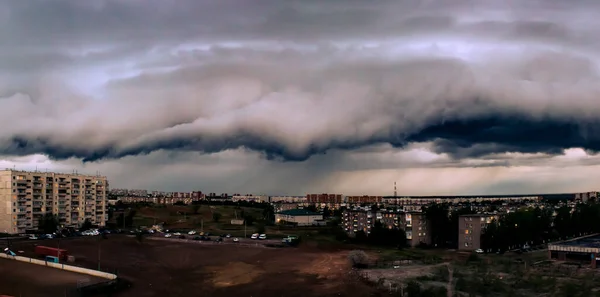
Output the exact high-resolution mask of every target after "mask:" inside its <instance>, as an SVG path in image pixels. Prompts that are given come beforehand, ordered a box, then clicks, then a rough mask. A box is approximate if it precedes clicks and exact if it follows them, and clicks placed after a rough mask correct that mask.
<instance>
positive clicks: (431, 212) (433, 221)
mask: <svg viewBox="0 0 600 297" xmlns="http://www.w3.org/2000/svg"><path fill="white" fill-rule="evenodd" d="M449 214H450V212H449V210H448V205H447V204H437V203H434V204H432V205H430V206H429V207H427V208H425V218H427V220H428V221H429V222H430V226H431V231H430V233H431V243H432V245H433V246H438V247H446V246H447V242H448V241H449V240H450V238H448V233H449V232H450V229H452V227H454V228H455V229H456V228H458V225H456V226H452V225H451V224H450V216H449Z"/></svg>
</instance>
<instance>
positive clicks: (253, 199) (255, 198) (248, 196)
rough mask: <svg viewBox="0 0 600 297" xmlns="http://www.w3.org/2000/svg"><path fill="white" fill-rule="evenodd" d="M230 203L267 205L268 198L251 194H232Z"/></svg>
mask: <svg viewBox="0 0 600 297" xmlns="http://www.w3.org/2000/svg"><path fill="white" fill-rule="evenodd" d="M231 201H232V202H238V201H246V202H257V203H268V202H269V196H267V195H252V194H246V195H240V194H234V195H233V196H231Z"/></svg>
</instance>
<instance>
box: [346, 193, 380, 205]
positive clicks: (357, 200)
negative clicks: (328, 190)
mask: <svg viewBox="0 0 600 297" xmlns="http://www.w3.org/2000/svg"><path fill="white" fill-rule="evenodd" d="M345 200H346V203H348V204H362V203H365V204H374V203H381V202H382V201H383V196H369V195H363V196H346V199H345Z"/></svg>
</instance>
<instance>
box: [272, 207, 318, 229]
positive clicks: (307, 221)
mask: <svg viewBox="0 0 600 297" xmlns="http://www.w3.org/2000/svg"><path fill="white" fill-rule="evenodd" d="M321 221H323V214H320V213H316V212H312V211H308V210H305V209H290V210H284V211H280V212H278V213H276V214H275V222H277V223H282V222H289V223H294V224H297V225H298V226H312V225H319V224H320V222H321Z"/></svg>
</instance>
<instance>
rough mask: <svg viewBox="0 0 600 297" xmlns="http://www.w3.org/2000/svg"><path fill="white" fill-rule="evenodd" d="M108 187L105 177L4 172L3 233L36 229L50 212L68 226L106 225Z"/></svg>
mask: <svg viewBox="0 0 600 297" xmlns="http://www.w3.org/2000/svg"><path fill="white" fill-rule="evenodd" d="M107 188H108V181H107V179H106V177H104V176H91V175H80V174H63V173H54V172H28V171H17V170H0V232H6V233H12V234H15V233H24V232H26V230H36V229H37V227H38V220H39V218H40V217H42V216H43V215H44V214H46V213H52V214H54V215H56V216H57V217H58V220H59V223H60V225H61V226H64V227H79V226H80V225H81V224H82V223H83V222H84V221H85V220H86V219H88V220H89V221H90V222H92V224H95V225H99V226H104V224H105V222H106V220H107V219H108V215H107V213H106V207H107V203H108V202H107Z"/></svg>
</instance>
